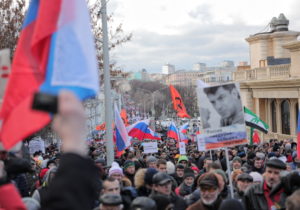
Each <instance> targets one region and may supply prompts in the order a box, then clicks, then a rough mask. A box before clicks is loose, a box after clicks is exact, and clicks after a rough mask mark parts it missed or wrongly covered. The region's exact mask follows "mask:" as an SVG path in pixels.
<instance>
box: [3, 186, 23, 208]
mask: <svg viewBox="0 0 300 210" xmlns="http://www.w3.org/2000/svg"><path fill="white" fill-rule="evenodd" d="M0 195H1V196H0V210H23V209H24V210H26V207H25V205H24V204H23V202H22V198H21V196H20V194H19V193H18V191H17V189H16V187H15V186H14V185H13V184H5V185H3V186H1V187H0Z"/></svg>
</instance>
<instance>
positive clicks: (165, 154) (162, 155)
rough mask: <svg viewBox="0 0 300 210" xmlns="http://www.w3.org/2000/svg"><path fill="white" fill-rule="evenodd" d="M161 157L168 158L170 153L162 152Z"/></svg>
mask: <svg viewBox="0 0 300 210" xmlns="http://www.w3.org/2000/svg"><path fill="white" fill-rule="evenodd" d="M160 157H161V158H162V159H166V158H167V157H168V155H167V153H166V152H162V153H161V154H160Z"/></svg>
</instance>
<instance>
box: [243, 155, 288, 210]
mask: <svg viewBox="0 0 300 210" xmlns="http://www.w3.org/2000/svg"><path fill="white" fill-rule="evenodd" d="M285 169H286V165H285V163H284V162H282V161H281V160H279V159H276V158H274V159H271V160H269V161H268V162H267V163H266V172H265V174H264V181H263V182H262V183H261V184H255V185H252V186H251V187H250V188H249V189H248V190H247V191H246V193H245V197H244V198H245V201H244V202H245V206H246V208H247V209H248V210H261V209H273V208H274V209H276V208H277V207H276V206H278V205H279V201H280V196H281V194H282V192H283V189H281V190H278V191H277V192H276V194H275V195H274V196H273V197H272V198H271V197H270V194H271V192H272V189H274V188H275V187H276V186H277V185H278V184H279V183H280V172H281V171H283V170H285Z"/></svg>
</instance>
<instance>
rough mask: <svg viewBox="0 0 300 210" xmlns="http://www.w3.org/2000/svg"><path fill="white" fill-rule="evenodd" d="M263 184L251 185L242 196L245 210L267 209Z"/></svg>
mask: <svg viewBox="0 0 300 210" xmlns="http://www.w3.org/2000/svg"><path fill="white" fill-rule="evenodd" d="M263 183H264V182H262V183H260V184H255V185H252V186H251V187H249V188H248V190H247V191H246V193H245V195H244V203H245V207H246V209H247V210H262V209H268V203H267V200H266V198H265V195H264V190H263Z"/></svg>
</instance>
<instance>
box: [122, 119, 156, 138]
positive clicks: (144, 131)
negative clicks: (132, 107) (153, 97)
mask: <svg viewBox="0 0 300 210" xmlns="http://www.w3.org/2000/svg"><path fill="white" fill-rule="evenodd" d="M127 131H128V135H129V136H131V137H134V138H137V139H139V140H140V141H142V140H144V139H153V140H155V139H156V138H155V137H154V136H153V134H151V131H150V129H149V120H141V121H138V122H136V123H134V124H132V125H130V126H128V127H127ZM152 132H153V131H152ZM153 133H154V132H153Z"/></svg>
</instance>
